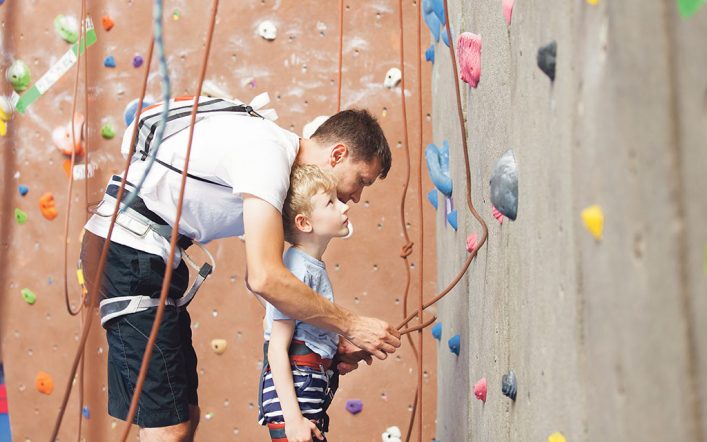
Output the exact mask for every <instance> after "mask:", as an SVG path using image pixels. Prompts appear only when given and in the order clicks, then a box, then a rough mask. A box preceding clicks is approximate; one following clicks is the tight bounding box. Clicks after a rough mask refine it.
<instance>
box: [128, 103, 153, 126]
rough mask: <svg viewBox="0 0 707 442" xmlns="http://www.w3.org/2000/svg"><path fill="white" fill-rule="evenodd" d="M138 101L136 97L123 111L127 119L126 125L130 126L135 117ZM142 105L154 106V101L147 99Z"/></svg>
mask: <svg viewBox="0 0 707 442" xmlns="http://www.w3.org/2000/svg"><path fill="white" fill-rule="evenodd" d="M137 102H138V99H137V98H136V99H134V100H133V101H131V102H130V103H128V105H127V106H125V110H124V111H123V119H124V120H125V125H126V126H130V123H132V122H133V120H134V119H135V114H136V113H137ZM142 106H143V109H144V108H146V107H148V106H152V102H151V101H147V100H145V101H144V102H143V105H142Z"/></svg>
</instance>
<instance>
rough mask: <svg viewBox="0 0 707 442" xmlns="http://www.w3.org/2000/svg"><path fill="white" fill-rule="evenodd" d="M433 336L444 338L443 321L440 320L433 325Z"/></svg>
mask: <svg viewBox="0 0 707 442" xmlns="http://www.w3.org/2000/svg"><path fill="white" fill-rule="evenodd" d="M432 337H433V338H435V339H436V340H438V341H441V340H442V323H441V322H438V323H436V324H435V325H434V327H432Z"/></svg>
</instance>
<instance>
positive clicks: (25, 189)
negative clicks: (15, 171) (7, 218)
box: [17, 184, 29, 196]
mask: <svg viewBox="0 0 707 442" xmlns="http://www.w3.org/2000/svg"><path fill="white" fill-rule="evenodd" d="M17 190H18V191H19V192H20V195H21V196H25V195H27V192H29V187H27V186H25V185H24V184H20V185H19V186H18V187H17Z"/></svg>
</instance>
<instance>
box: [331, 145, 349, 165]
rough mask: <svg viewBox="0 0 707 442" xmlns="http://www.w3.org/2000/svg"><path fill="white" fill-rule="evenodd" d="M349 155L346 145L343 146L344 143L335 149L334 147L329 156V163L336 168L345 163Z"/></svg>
mask: <svg viewBox="0 0 707 442" xmlns="http://www.w3.org/2000/svg"><path fill="white" fill-rule="evenodd" d="M348 155H349V148H348V147H346V145H345V144H343V143H338V144H336V145H335V146H334V147H332V149H331V153H330V155H329V163H330V164H331V167H334V166H336V165H337V164H341V163H343V162H344V160H345V159H346V157H347V156H348Z"/></svg>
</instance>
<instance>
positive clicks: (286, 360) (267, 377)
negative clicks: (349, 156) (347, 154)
mask: <svg viewBox="0 0 707 442" xmlns="http://www.w3.org/2000/svg"><path fill="white" fill-rule="evenodd" d="M348 210H349V207H348V206H347V205H346V204H344V203H342V202H341V201H339V200H338V199H337V196H336V178H335V177H334V176H333V175H332V174H330V173H328V172H324V171H322V170H321V169H319V168H318V167H316V166H310V165H305V166H298V167H295V168H294V169H293V170H292V175H291V177H290V190H289V193H288V195H287V198H286V200H285V204H284V206H283V209H282V218H283V227H284V231H285V239H286V240H287V242H289V243H290V244H292V247H290V248H289V249H288V250H287V251H286V252H285V255H284V257H283V262H284V263H285V266H287V268H288V269H289V270H290V271H291V272H292V273H293V274H294V275H295V276H296V277H297V278H299V279H300V280H302V281H303V282H304V283H305V284H307V285H308V286H309V287H311V288H312V289H313V290H314V291H315V292H317V293H319V294H320V295H322V296H324V297H326V298H327V299H329V300H330V301H332V302H333V301H334V294H333V291H332V287H331V282H330V281H329V277H328V276H327V272H326V267H325V265H324V263H323V262H322V255H323V254H324V251H325V250H326V247H327V245H328V244H329V241H330V240H331V239H332V238H339V237H343V236H346V235H347V234H348V232H349V227H348V216H347V212H348ZM338 344H339V336H338V335H337V334H335V333H331V332H328V331H325V330H322V329H319V328H316V327H314V326H311V325H309V324H306V323H304V322H301V321H294V320H292V319H290V318H288V317H287V316H285V315H284V314H283V313H282V312H280V311H278V310H277V309H276V308H275V307H273V306H272V305H271V304H267V303H266V314H265V345H264V352H265V361H264V363H263V364H264V367H263V373H262V375H261V378H260V398H259V403H260V416H259V421H260V423H261V424H262V425H267V426H268V428H269V429H270V437H271V438H272V440H273V441H282V442H284V441H289V442H304V441H311V440H312V433H314V435H315V437H316V439H317V440H324V441H326V439H325V438H324V435H323V434H324V432H326V431H327V429H328V428H327V427H328V416H327V415H326V408H327V407H328V405H329V404H330V403H331V399H332V398H333V394H334V390H335V389H336V388H335V385H336V384H338V378H337V377H336V375H335V374H334V370H333V369H335V367H333V365H332V359H334V356H335V354H336V351H337V348H338Z"/></svg>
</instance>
